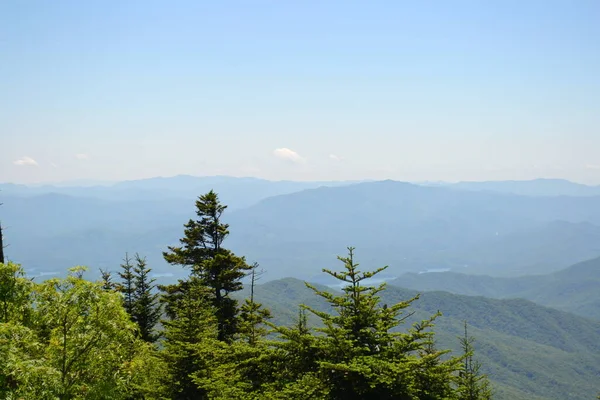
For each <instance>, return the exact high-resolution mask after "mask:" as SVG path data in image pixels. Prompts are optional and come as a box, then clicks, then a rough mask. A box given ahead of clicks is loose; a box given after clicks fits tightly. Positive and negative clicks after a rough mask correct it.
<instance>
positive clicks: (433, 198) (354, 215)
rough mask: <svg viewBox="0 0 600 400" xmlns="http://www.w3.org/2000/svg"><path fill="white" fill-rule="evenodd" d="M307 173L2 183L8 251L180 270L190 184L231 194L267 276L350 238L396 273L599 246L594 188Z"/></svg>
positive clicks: (237, 223) (40, 263) (234, 237)
mask: <svg viewBox="0 0 600 400" xmlns="http://www.w3.org/2000/svg"><path fill="white" fill-rule="evenodd" d="M190 181H191V182H203V183H202V185H204V186H202V185H200V186H198V187H196V186H193V185H190V184H189V182H190ZM223 182H225V183H223ZM217 184H222V185H224V186H220V189H219V187H216V185H217ZM298 184H299V183H291V184H290V185H291V186H287V185H288V184H287V183H285V182H284V183H281V182H280V183H273V182H268V181H264V182H263V181H260V180H259V181H258V182H256V181H255V180H253V179H250V180H243V179H241V180H240V179H239V178H227V177H225V178H214V179H213V180H210V179H208V178H202V179H200V180H197V179H196V178H193V177H180V178H179V180H177V179H176V180H175V182H172V180H171V179H164V180H163V179H156V180H150V181H144V182H141V183H140V182H135V183H134V184H133V185H134V186H135V188H129V189H127V191H125V192H119V191H117V192H110V190H114V188H112V189H111V188H109V189H107V188H100V189H98V190H99V191H103V190H109V192H110V193H112V194H111V196H109V198H106V196H104V195H102V196H99V195H98V196H97V193H96V192H94V191H89V190H88V189H85V190H84V189H81V188H79V189H80V192H79V193H84V194H85V195H86V196H85V197H82V196H78V195H75V194H65V193H54V192H52V193H50V194H48V193H47V194H43V195H37V196H29V195H26V196H23V195H15V194H12V195H11V194H9V193H8V191H3V192H0V200H1V201H2V202H3V203H4V206H2V208H0V217H1V218H2V222H3V224H4V225H5V227H6V228H7V229H6V232H5V234H6V242H7V243H9V244H10V248H9V249H7V255H8V257H10V258H11V259H12V260H14V261H18V262H22V263H23V264H24V266H25V267H26V268H35V269H36V270H40V271H43V270H45V271H46V272H51V271H62V270H64V268H65V267H68V266H71V265H73V264H81V263H85V264H87V265H89V266H90V268H92V269H93V270H97V269H98V268H99V267H102V268H110V267H111V266H114V267H115V268H116V267H118V265H119V263H120V260H121V258H122V255H124V254H125V252H136V251H138V252H140V253H141V254H144V255H146V256H147V257H148V261H149V263H150V264H151V265H153V268H154V271H155V272H156V273H159V274H165V273H171V272H173V273H175V274H176V273H177V271H178V270H177V269H175V268H172V267H169V266H168V265H166V264H165V262H164V261H163V260H162V255H161V252H162V251H163V250H164V249H165V248H166V247H167V246H168V245H172V244H176V243H177V241H178V239H179V238H180V237H181V234H182V230H183V224H184V223H185V222H187V220H188V219H189V218H191V217H193V216H194V200H195V196H193V195H192V193H193V194H194V195H199V194H202V193H203V192H205V191H208V190H210V189H213V188H214V189H215V190H221V192H219V194H220V196H221V199H222V201H223V202H224V203H225V204H230V205H232V207H231V210H230V211H227V213H226V214H225V216H224V218H225V221H226V222H228V223H230V224H231V228H230V230H231V237H230V238H229V239H228V242H227V246H228V247H230V248H231V249H233V250H234V251H236V252H237V253H239V254H242V255H245V256H247V258H248V260H250V261H257V262H259V263H260V264H261V266H262V268H264V269H265V270H267V272H268V274H267V277H268V279H277V278H282V277H285V276H295V277H298V278H303V279H311V280H319V279H321V278H320V277H321V273H320V270H321V268H322V265H323V264H324V263H326V262H328V260H330V259H331V257H335V256H336V255H337V254H338V253H339V251H340V249H344V248H345V247H346V246H348V245H353V246H356V247H358V248H359V249H360V250H361V252H362V254H363V255H364V259H365V261H366V262H369V263H373V264H389V265H390V269H389V273H390V274H391V275H392V276H398V275H399V274H401V273H403V272H406V271H414V272H418V271H422V270H427V269H440V268H450V269H452V270H453V271H464V272H477V273H485V274H491V275H523V274H527V273H546V272H550V271H554V270H558V269H562V268H565V267H567V266H569V265H572V264H574V263H576V262H578V261H582V260H584V259H587V258H591V257H594V256H597V255H599V254H600V253H599V251H600V249H599V243H600V240H599V238H600V230H599V228H598V227H599V226H600V201H599V198H595V197H570V196H560V197H531V196H517V195H511V194H503V193H495V192H475V191H466V190H459V189H453V188H451V187H428V186H419V185H414V184H410V183H405V182H396V181H379V182H366V183H357V184H350V183H346V184H341V183H340V184H339V185H338V186H334V187H327V186H322V185H321V184H322V183H319V184H320V185H321V186H320V187H311V188H309V189H303V190H300V191H295V192H292V193H288V191H290V190H294V188H296V189H297V185H298ZM123 185H125V186H126V187H127V185H129V183H124V184H123ZM165 185H166V186H165ZM300 185H315V183H300ZM140 187H141V188H140ZM166 187H180V188H183V189H182V190H187V192H186V193H187V195H189V197H185V196H183V195H181V196H179V195H175V196H173V192H170V189H169V190H167V189H166ZM119 188H120V186H119V185H117V189H118V190H121V189H119ZM167 192H168V193H167ZM273 192H275V193H276V194H275V195H272V193H273ZM123 193H129V195H125V194H123ZM169 193H170V194H169ZM175 193H176V192H175ZM121 194H122V195H121ZM94 196H97V197H94ZM265 196H266V197H265ZM244 205H246V206H244ZM141 238H144V240H143V241H142V240H140V239H141ZM73 244H77V245H76V246H73Z"/></svg>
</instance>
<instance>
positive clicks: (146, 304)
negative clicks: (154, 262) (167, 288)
mask: <svg viewBox="0 0 600 400" xmlns="http://www.w3.org/2000/svg"><path fill="white" fill-rule="evenodd" d="M135 262H136V265H135V267H134V268H133V275H134V288H135V289H134V293H133V296H132V297H133V315H132V319H133V321H134V322H136V323H137V324H138V327H139V328H140V335H141V337H142V339H143V340H145V341H146V342H155V341H156V340H157V339H158V336H157V335H156V334H155V332H154V327H155V326H156V324H157V323H158V321H159V320H160V317H161V307H160V304H159V302H158V297H159V294H158V293H154V289H155V288H156V285H155V284H154V282H155V281H156V279H151V278H150V272H152V269H150V268H148V267H147V264H146V258H145V257H144V258H142V257H140V255H139V254H137V253H136V255H135Z"/></svg>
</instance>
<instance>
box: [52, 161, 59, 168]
mask: <svg viewBox="0 0 600 400" xmlns="http://www.w3.org/2000/svg"><path fill="white" fill-rule="evenodd" d="M50 166H51V167H52V168H58V165H56V163H53V162H51V163H50Z"/></svg>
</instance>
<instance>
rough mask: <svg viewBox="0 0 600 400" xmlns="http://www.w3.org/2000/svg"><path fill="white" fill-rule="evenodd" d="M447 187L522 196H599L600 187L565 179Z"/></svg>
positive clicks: (455, 184)
mask: <svg viewBox="0 0 600 400" xmlns="http://www.w3.org/2000/svg"><path fill="white" fill-rule="evenodd" d="M449 186H450V187H452V188H455V189H462V190H474V191H491V192H498V193H510V194H518V195H523V196H600V186H589V185H584V184H581V183H575V182H571V181H568V180H565V179H533V180H528V181H487V182H485V181H484V182H458V183H454V184H450V185H449Z"/></svg>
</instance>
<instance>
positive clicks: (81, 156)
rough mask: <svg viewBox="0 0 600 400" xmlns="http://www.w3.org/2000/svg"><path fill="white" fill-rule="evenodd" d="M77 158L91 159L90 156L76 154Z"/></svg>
mask: <svg viewBox="0 0 600 400" xmlns="http://www.w3.org/2000/svg"><path fill="white" fill-rule="evenodd" d="M75 158H76V159H78V160H87V159H89V158H90V156H88V155H87V154H84V153H79V154H75Z"/></svg>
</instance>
